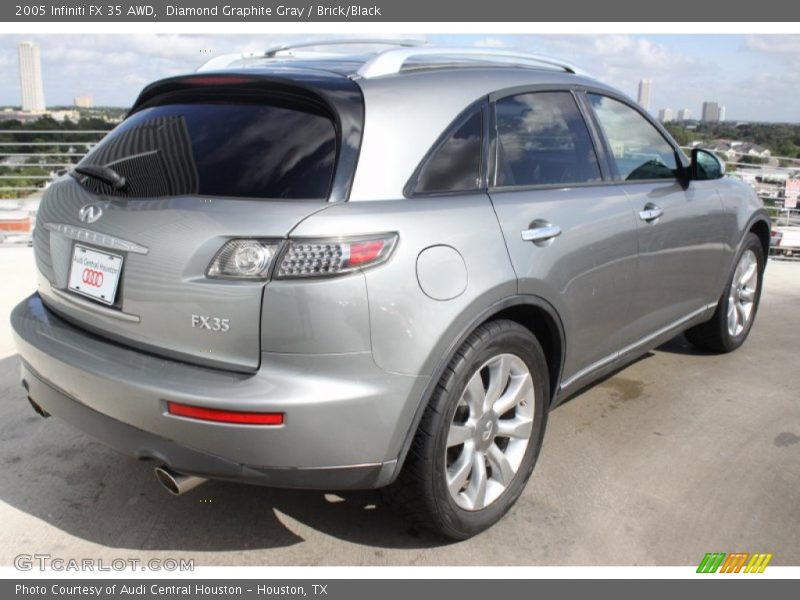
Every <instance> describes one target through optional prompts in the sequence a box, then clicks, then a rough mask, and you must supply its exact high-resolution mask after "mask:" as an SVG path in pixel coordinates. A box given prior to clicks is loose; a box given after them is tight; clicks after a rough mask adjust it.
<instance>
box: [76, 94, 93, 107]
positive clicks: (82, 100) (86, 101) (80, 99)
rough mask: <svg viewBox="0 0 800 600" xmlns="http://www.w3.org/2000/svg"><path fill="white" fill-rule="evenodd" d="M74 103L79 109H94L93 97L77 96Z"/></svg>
mask: <svg viewBox="0 0 800 600" xmlns="http://www.w3.org/2000/svg"><path fill="white" fill-rule="evenodd" d="M72 103H73V104H74V105H75V106H77V107H78V108H92V97H91V96H75V97H74V98H73V99H72Z"/></svg>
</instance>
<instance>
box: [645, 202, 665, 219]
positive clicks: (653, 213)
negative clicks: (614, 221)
mask: <svg viewBox="0 0 800 600" xmlns="http://www.w3.org/2000/svg"><path fill="white" fill-rule="evenodd" d="M663 214H664V211H663V210H661V208H660V207H658V206H656V205H655V204H652V203H650V202H648V203H647V204H646V205H645V207H644V209H642V210H640V211H639V218H640V219H641V220H642V221H647V222H648V223H650V222H651V221H655V220H656V219H658V218H659V217H660V216H661V215H663Z"/></svg>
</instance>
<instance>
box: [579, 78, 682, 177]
mask: <svg viewBox="0 0 800 600" xmlns="http://www.w3.org/2000/svg"><path fill="white" fill-rule="evenodd" d="M590 94H593V95H595V96H605V97H607V98H611V99H612V100H615V101H617V102H619V103H620V104H622V105H623V106H627V107H628V108H630V109H631V110H633V111H634V112H636V113H638V114H639V115H640V116H641V117H642V118H643V119H644V120H645V122H646V123H648V124H649V125H650V126H651V127H653V129H654V130H655V131H656V133H658V135H660V136H661V139H663V140H664V141H665V142H666V144H667V145H668V146H669V147H670V148H672V153H673V155H674V156H675V164H676V168H675V175H674V176H673V177H672V178H666V177H657V178H653V179H623V178H622V175H621V174H620V171H619V167H618V166H617V162H616V160H615V159H614V153H613V152H612V151H611V144H610V143H609V141H608V137H607V136H606V133H605V130H604V129H603V126H602V124H601V123H600V120H599V119H598V117H597V113H596V112H595V110H594V108H593V107H592V102H591V100H590V99H589V95H590ZM581 95H582V96H583V101H584V102H585V104H586V108H587V110H588V111H589V113H590V114H591V118H592V121H593V123H594V124H595V125H596V128H597V136H598V138H599V140H600V143H601V144H602V145H603V148H604V151H605V153H606V154H607V156H608V162H609V167H610V169H611V173H612V180H613V181H614V183H616V184H617V185H636V184H641V183H670V184H674V183H682V182H683V181H685V180H686V177H685V173H686V169H687V168H688V167H689V165H688V164H687V162H686V160H685V158H686V155H685V154H684V153H683V151H681V150H680V148H679V147H678V145H677V144H675V143H674V140H673V139H672V136H670V135H669V133H668V132H667V131H666V129H664V127H663V126H662V125H661V123H659V122H658V121H656V120H655V119H654V118H653V117H652V115H650V114H649V113H648V112H647V111H645V110H644V109H643V108H642V107H640V106H639V105H638V104H635V103H633V102H632V101H630V100H629V99H627V98H625V97H624V96H622V95H620V94H616V93H612V92H611V91H608V90H599V89H594V88H586V89H584V90H582V92H581Z"/></svg>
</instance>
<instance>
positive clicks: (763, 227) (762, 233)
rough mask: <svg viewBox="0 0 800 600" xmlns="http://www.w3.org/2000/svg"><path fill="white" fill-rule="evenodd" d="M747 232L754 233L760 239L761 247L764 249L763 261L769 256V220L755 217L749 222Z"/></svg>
mask: <svg viewBox="0 0 800 600" xmlns="http://www.w3.org/2000/svg"><path fill="white" fill-rule="evenodd" d="M747 232H748V233H754V234H756V235H757V236H758V239H759V240H760V241H761V247H762V249H763V250H764V261H766V260H767V258H769V246H770V222H769V220H768V219H766V218H763V217H762V218H758V217H757V218H756V219H755V220H754V221H753V222H751V223H750V224H749V226H748V228H747Z"/></svg>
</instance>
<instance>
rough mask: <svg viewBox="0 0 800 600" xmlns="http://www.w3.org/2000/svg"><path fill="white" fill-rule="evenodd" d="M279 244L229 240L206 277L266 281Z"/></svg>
mask: <svg viewBox="0 0 800 600" xmlns="http://www.w3.org/2000/svg"><path fill="white" fill-rule="evenodd" d="M279 248H280V242H274V241H265V240H249V239H245V240H230V241H228V242H226V243H225V245H224V246H222V249H221V250H220V251H219V252H217V255H216V256H215V257H214V260H212V261H211V264H210V265H209V267H208V272H207V275H208V276H209V277H214V278H227V279H262V280H263V279H267V278H268V277H269V273H270V269H271V268H272V261H273V259H274V258H275V254H277V252H278V249H279Z"/></svg>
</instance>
